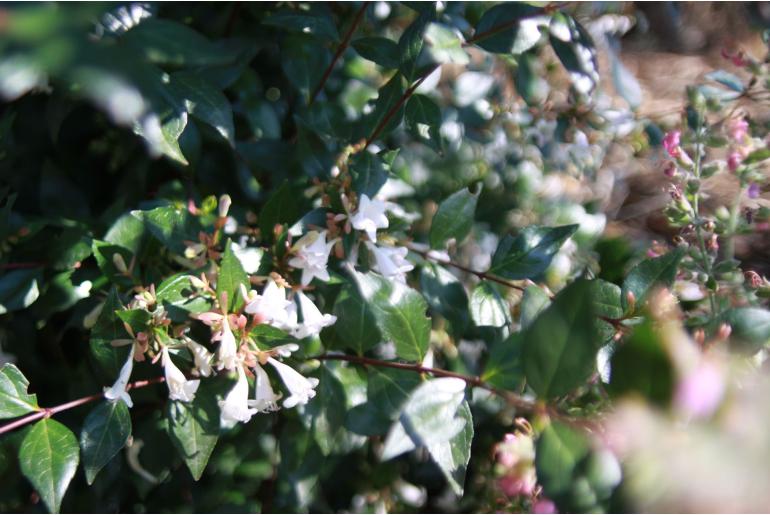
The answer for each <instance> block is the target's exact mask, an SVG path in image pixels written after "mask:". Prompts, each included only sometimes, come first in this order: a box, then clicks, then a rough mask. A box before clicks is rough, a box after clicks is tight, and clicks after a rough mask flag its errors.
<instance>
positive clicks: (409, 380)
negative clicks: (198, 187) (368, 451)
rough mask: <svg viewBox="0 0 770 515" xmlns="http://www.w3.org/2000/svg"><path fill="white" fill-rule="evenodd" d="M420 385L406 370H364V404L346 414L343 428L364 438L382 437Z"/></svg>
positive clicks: (374, 368)
mask: <svg viewBox="0 0 770 515" xmlns="http://www.w3.org/2000/svg"><path fill="white" fill-rule="evenodd" d="M420 382H421V380H420V376H419V375H418V374H415V373H414V372H411V371H409V370H399V369H396V368H376V367H372V368H370V369H368V370H367V388H366V397H367V402H364V403H362V404H359V405H358V406H355V407H354V408H352V409H351V410H350V411H348V413H347V416H346V417H345V427H346V428H348V429H349V430H350V431H352V432H354V433H357V434H360V435H364V436H376V435H384V434H385V433H386V432H387V431H388V428H389V427H390V425H391V424H392V423H393V421H394V420H395V419H396V418H397V417H398V414H399V412H400V411H401V407H402V406H403V405H404V402H406V399H407V398H408V397H409V394H410V392H411V391H412V390H414V389H415V388H417V385H419V384H420Z"/></svg>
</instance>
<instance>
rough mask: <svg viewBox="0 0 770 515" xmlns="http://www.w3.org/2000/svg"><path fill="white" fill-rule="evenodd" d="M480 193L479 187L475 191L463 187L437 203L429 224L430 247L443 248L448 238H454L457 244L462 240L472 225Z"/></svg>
mask: <svg viewBox="0 0 770 515" xmlns="http://www.w3.org/2000/svg"><path fill="white" fill-rule="evenodd" d="M480 194H481V187H479V188H478V190H477V191H476V192H475V193H474V192H471V190H470V188H464V189H461V190H459V191H456V192H454V193H452V194H451V195H450V196H449V197H447V198H446V199H444V200H443V201H442V202H441V204H439V206H438V211H436V214H435V215H434V216H433V222H432V223H431V226H430V246H431V247H433V248H443V247H444V246H445V245H446V243H447V241H449V240H455V241H456V242H457V244H458V245H459V244H460V243H462V242H463V240H464V239H465V238H466V237H467V236H468V234H469V233H470V232H471V228H472V227H473V216H474V214H475V213H476V202H477V201H478V199H479V195H480Z"/></svg>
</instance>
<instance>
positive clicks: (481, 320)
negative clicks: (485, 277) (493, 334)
mask: <svg viewBox="0 0 770 515" xmlns="http://www.w3.org/2000/svg"><path fill="white" fill-rule="evenodd" d="M470 311H471V318H472V319H473V322H474V323H475V324H476V325H477V326H479V327H504V326H506V325H507V324H509V323H510V321H511V319H510V310H509V308H508V303H507V302H506V301H505V299H503V297H502V296H501V295H500V293H499V292H498V291H497V288H495V285H494V284H492V283H491V282H489V281H481V282H479V284H477V285H476V287H475V288H474V289H473V292H472V293H471V302H470Z"/></svg>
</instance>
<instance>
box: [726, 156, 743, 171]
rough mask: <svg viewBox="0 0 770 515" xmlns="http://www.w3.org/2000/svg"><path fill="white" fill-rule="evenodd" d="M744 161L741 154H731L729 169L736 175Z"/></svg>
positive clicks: (728, 159) (728, 161)
mask: <svg viewBox="0 0 770 515" xmlns="http://www.w3.org/2000/svg"><path fill="white" fill-rule="evenodd" d="M742 161H743V156H741V154H740V152H730V155H729V156H727V169H728V170H730V171H731V172H733V173H735V171H736V170H737V169H738V167H739V166H740V165H741V162H742Z"/></svg>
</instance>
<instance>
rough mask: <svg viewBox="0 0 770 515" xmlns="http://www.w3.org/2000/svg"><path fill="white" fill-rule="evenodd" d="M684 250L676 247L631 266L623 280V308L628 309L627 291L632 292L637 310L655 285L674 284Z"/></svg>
mask: <svg viewBox="0 0 770 515" xmlns="http://www.w3.org/2000/svg"><path fill="white" fill-rule="evenodd" d="M684 252H685V251H684V249H682V248H678V249H675V250H672V251H671V252H669V253H667V254H664V255H662V256H659V257H656V258H651V259H645V260H644V261H642V262H641V263H639V264H638V265H636V266H635V267H634V268H632V269H631V271H630V272H628V275H627V276H626V279H625V281H623V291H622V297H621V301H622V302H623V310H626V309H628V294H629V292H630V293H633V294H634V298H635V306H636V310H639V309H641V308H642V307H643V306H644V303H645V302H646V300H647V295H648V294H649V293H650V292H651V291H652V289H653V288H654V287H655V286H671V285H672V284H674V279H676V273H677V270H678V269H679V262H680V261H681V260H682V257H684Z"/></svg>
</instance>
